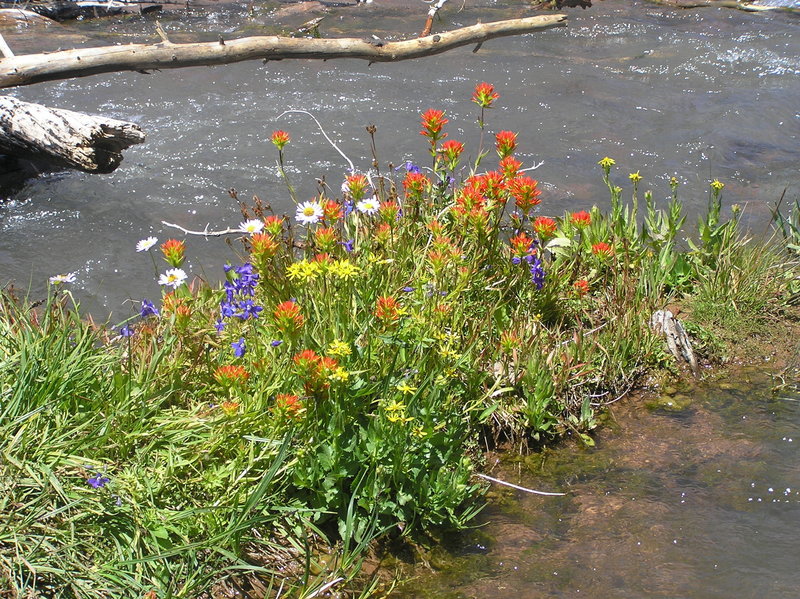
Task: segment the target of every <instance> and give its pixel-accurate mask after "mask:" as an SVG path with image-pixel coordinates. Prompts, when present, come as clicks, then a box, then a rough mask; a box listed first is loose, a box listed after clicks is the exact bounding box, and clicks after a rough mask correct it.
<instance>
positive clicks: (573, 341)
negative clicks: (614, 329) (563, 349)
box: [561, 316, 617, 345]
mask: <svg viewBox="0 0 800 599" xmlns="http://www.w3.org/2000/svg"><path fill="white" fill-rule="evenodd" d="M616 319H617V317H616V316H612V317H611V318H610V319H608V320H607V321H605V322H604V323H603V324H601V325H600V326H599V327H595V328H593V329H591V330H589V331H586V332H585V333H581V337H585V336H586V335H591V334H592V333H596V332H597V331H599V330H600V329H603V328H605V327H607V326H608V324H609V323H611V322H614V321H615V320H616ZM568 343H575V339H567V340H566V341H562V342H561V345H567V344H568Z"/></svg>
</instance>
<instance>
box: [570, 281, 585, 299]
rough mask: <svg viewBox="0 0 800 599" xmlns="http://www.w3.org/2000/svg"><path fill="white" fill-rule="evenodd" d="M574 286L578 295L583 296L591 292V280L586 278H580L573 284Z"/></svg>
mask: <svg viewBox="0 0 800 599" xmlns="http://www.w3.org/2000/svg"><path fill="white" fill-rule="evenodd" d="M572 287H573V288H574V289H575V293H577V294H578V297H583V296H584V295H586V294H587V293H589V281H587V280H586V279H579V280H577V281H575V282H574V283H573V284H572Z"/></svg>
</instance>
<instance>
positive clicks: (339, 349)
mask: <svg viewBox="0 0 800 599" xmlns="http://www.w3.org/2000/svg"><path fill="white" fill-rule="evenodd" d="M351 353H352V350H351V349H350V345H349V344H347V343H345V342H344V341H339V340H338V339H335V340H333V341H332V342H331V344H330V345H329V346H328V355H330V356H336V357H338V358H341V357H344V356H349V355H350V354H351Z"/></svg>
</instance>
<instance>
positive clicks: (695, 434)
mask: <svg viewBox="0 0 800 599" xmlns="http://www.w3.org/2000/svg"><path fill="white" fill-rule="evenodd" d="M771 384H772V381H771V380H770V378H769V376H767V375H765V374H763V373H760V372H757V371H755V370H750V371H745V372H742V373H738V374H737V377H736V382H735V383H734V384H730V383H725V382H723V383H721V384H720V383H713V384H706V385H704V386H703V387H702V388H700V389H698V390H695V391H693V393H692V399H691V400H690V399H689V398H688V397H686V396H684V397H678V398H676V399H677V401H676V402H673V405H676V404H681V405H682V409H680V410H675V409H664V408H659V407H653V406H651V410H652V411H649V410H647V409H644V407H643V406H642V405H641V402H636V401H629V402H626V403H625V404H624V405H622V406H615V409H614V410H612V415H613V417H614V420H615V421H614V423H613V424H612V426H609V427H607V428H605V429H603V430H602V431H601V432H600V434H599V435H598V438H597V447H596V448H593V449H585V450H583V451H581V450H577V451H576V448H575V447H573V446H568V447H564V448H561V449H554V450H549V451H546V452H545V453H543V454H535V455H532V456H529V457H527V458H523V459H519V460H517V459H515V460H514V461H508V460H506V461H505V462H504V463H501V464H498V465H497V468H496V472H495V475H496V476H499V477H501V478H504V479H506V480H509V481H513V482H515V483H517V484H521V485H523V486H527V487H529V488H536V489H546V490H559V491H566V492H567V495H566V496H564V497H540V496H532V495H528V494H525V493H522V492H518V491H509V490H506V491H504V490H499V491H498V492H497V494H496V496H495V499H494V501H493V502H492V503H491V504H490V506H489V508H488V509H487V510H486V511H485V512H484V514H483V515H482V521H483V524H484V526H483V527H482V528H480V529H477V530H475V531H472V532H469V533H466V534H464V535H462V536H461V537H457V538H454V539H452V540H451V545H450V551H449V552H448V551H445V550H443V549H438V550H437V551H436V552H435V553H434V555H433V556H432V558H431V563H432V564H433V565H434V566H436V567H438V568H439V570H438V572H437V573H435V574H431V573H430V572H426V571H425V570H423V569H422V568H420V569H419V570H418V571H417V574H416V576H415V577H413V578H411V579H410V580H408V581H407V582H406V583H405V584H404V585H403V587H402V588H401V589H400V591H398V592H397V593H396V594H395V595H393V596H394V597H396V598H397V599H428V598H430V599H434V598H435V599H472V598H475V599H479V598H480V599H483V598H485V597H492V598H494V599H512V598H513V599H545V598H552V597H578V598H580V597H591V598H600V597H614V598H619V599H622V598H630V599H639V598H643V597H669V598H672V599H676V598H687V599H731V598H732V597H736V598H738V599H760V598H763V597H781V598H789V597H796V596H797V594H798V593H797V589H798V588H800V570H798V567H797V566H798V555H800V396H798V395H797V394H791V395H789V396H786V395H782V394H777V395H775V394H773V393H771V392H770V387H771ZM686 401H689V402H690V403H688V404H685V403H684V402H686ZM664 405H665V404H664Z"/></svg>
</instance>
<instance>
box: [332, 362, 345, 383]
mask: <svg viewBox="0 0 800 599" xmlns="http://www.w3.org/2000/svg"><path fill="white" fill-rule="evenodd" d="M328 378H329V379H330V380H331V381H333V382H335V383H346V382H347V381H348V380H350V373H349V372H347V370H345V369H344V368H342V367H341V366H339V367H338V368H337V369H336V370H334V371H333V372H332V373H330V374H329V375H328Z"/></svg>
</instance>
